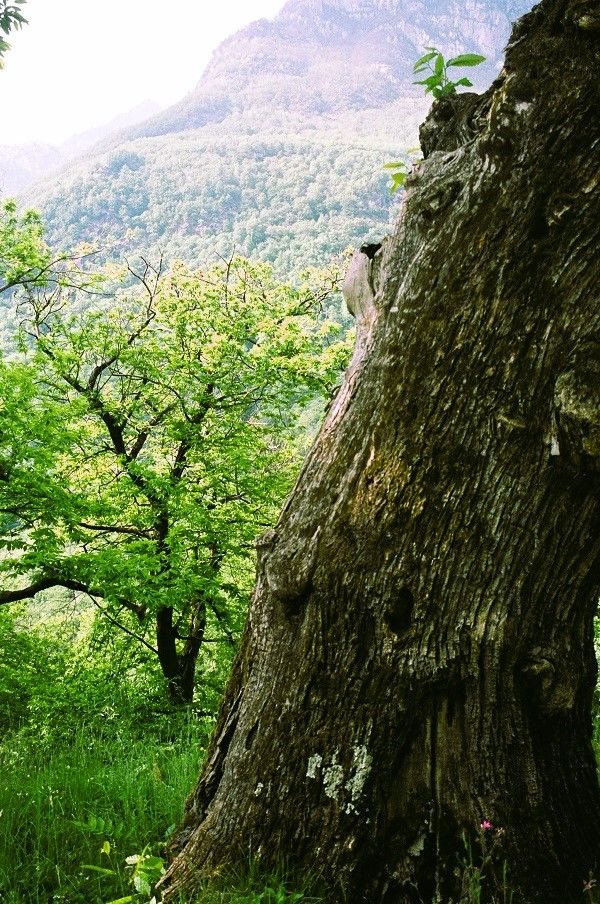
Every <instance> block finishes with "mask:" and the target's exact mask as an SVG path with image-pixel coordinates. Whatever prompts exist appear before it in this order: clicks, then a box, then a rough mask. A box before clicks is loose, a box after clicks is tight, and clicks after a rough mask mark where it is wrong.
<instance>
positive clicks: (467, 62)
mask: <svg viewBox="0 0 600 904" xmlns="http://www.w3.org/2000/svg"><path fill="white" fill-rule="evenodd" d="M484 60H485V57H484V56H481V54H480V53H462V54H461V55H460V56H457V57H452V59H451V60H448V62H447V63H446V67H448V66H479V64H480V63H483V61H484Z"/></svg>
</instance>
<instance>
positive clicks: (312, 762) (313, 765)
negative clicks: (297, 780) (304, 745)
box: [306, 753, 323, 778]
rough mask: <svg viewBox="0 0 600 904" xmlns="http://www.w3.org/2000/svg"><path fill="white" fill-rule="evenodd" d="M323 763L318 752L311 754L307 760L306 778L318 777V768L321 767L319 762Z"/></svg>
mask: <svg viewBox="0 0 600 904" xmlns="http://www.w3.org/2000/svg"><path fill="white" fill-rule="evenodd" d="M322 763H323V757H322V756H321V754H320V753H315V754H313V755H312V756H311V757H310V758H309V760H308V768H307V770H306V777H307V778H318V777H319V776H318V775H317V773H318V771H319V769H320V768H321V764H322Z"/></svg>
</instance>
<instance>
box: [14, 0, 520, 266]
mask: <svg viewBox="0 0 600 904" xmlns="http://www.w3.org/2000/svg"><path fill="white" fill-rule="evenodd" d="M530 7H531V2H529V0H528V2H525V0H467V2H466V3H460V4H459V3H457V2H455V0H439V2H436V3H435V4H431V3H425V2H423V0H408V2H405V0H289V2H288V3H287V4H286V5H285V6H284V8H283V9H282V11H281V13H280V14H279V15H278V16H277V17H276V18H275V19H274V20H273V21H268V20H265V19H263V20H259V21H257V22H255V23H253V24H251V25H249V26H247V27H246V28H244V29H242V30H241V31H239V32H238V33H237V34H235V35H233V36H232V37H231V38H229V39H228V40H226V41H225V42H224V43H223V44H221V46H220V47H219V48H218V49H217V50H216V51H215V53H214V55H213V58H212V60H211V62H210V64H209V65H208V67H207V68H206V70H205V72H204V73H203V75H202V77H201V79H200V81H199V82H198V84H197V85H196V87H195V88H194V90H193V91H191V92H190V94H188V95H187V96H186V97H185V98H183V99H182V100H181V101H180V102H179V103H177V104H175V105H174V106H172V107H170V108H168V109H167V110H165V111H163V112H161V113H159V114H158V115H156V116H153V117H151V118H150V119H147V120H146V121H144V122H142V123H140V124H138V125H135V126H133V127H130V128H127V129H125V130H123V131H121V132H120V133H119V134H118V135H117V136H113V137H111V138H109V139H107V140H105V141H103V142H101V143H100V144H99V145H97V146H96V147H95V148H94V149H93V151H92V152H91V153H90V154H89V155H88V156H87V157H86V158H82V159H80V160H78V161H76V162H75V163H73V164H71V165H70V166H69V167H67V168H65V169H63V170H62V172H61V173H60V174H58V175H57V176H55V177H54V178H52V179H49V180H47V181H45V182H44V183H43V184H41V185H38V186H37V187H36V188H35V190H33V191H31V192H30V193H29V194H28V195H27V197H26V200H27V202H28V203H32V204H34V205H35V206H37V207H39V208H40V209H41V211H42V213H43V215H44V217H45V218H46V220H47V222H48V225H49V230H50V237H51V239H52V240H53V241H59V240H60V242H61V243H62V244H64V243H65V242H66V243H67V244H74V243H76V242H78V241H81V240H87V241H94V242H100V243H101V244H107V243H110V242H111V241H115V240H116V241H117V242H119V243H122V244H121V247H122V246H123V243H125V244H126V246H127V247H128V248H130V249H140V248H144V249H146V250H151V249H152V248H153V247H155V246H157V245H160V246H161V247H162V248H163V249H164V250H165V251H166V252H167V253H168V254H169V255H177V256H180V257H183V258H185V259H187V260H189V261H190V262H191V263H194V264H198V263H200V262H201V261H203V260H204V259H206V258H211V257H212V256H214V254H215V253H221V254H227V253H230V251H231V250H232V248H233V247H236V248H237V249H238V250H239V251H242V252H244V253H247V254H253V255H256V256H258V257H261V258H264V259H268V260H271V261H273V262H275V263H276V265H277V267H278V268H280V269H283V270H290V269H297V268H298V266H301V265H302V264H305V263H316V262H323V261H326V260H327V259H328V258H329V257H330V256H331V255H332V254H334V253H336V252H338V251H340V250H341V249H343V248H344V247H346V246H348V245H350V244H356V243H360V242H362V241H365V240H367V239H370V238H374V237H376V236H379V235H381V233H382V232H384V231H386V229H387V228H388V224H389V220H390V216H393V213H392V211H393V208H394V204H395V203H396V202H394V201H391V200H390V197H389V193H388V183H389V180H388V179H387V177H386V175H385V173H384V171H383V170H382V165H383V163H384V162H385V161H387V160H390V159H392V158H395V157H397V156H398V155H399V154H401V153H402V152H403V151H405V150H406V149H407V148H410V147H414V146H415V145H416V143H417V128H418V123H419V122H420V121H421V120H422V119H423V116H424V114H425V112H426V109H427V107H428V104H429V101H428V100H427V99H426V98H425V97H424V96H423V94H422V89H421V88H419V87H416V86H414V85H413V84H412V81H413V75H412V65H413V62H414V60H415V59H416V58H417V57H418V56H419V55H420V54H421V53H422V52H423V47H424V46H428V45H435V46H438V47H440V49H441V50H442V51H443V52H444V53H445V54H446V55H447V56H450V55H453V54H456V53H459V52H464V51H473V52H477V53H482V54H484V55H485V56H486V57H487V62H486V63H485V64H484V66H481V67H478V68H477V69H475V70H471V71H470V72H469V73H468V74H469V76H470V77H472V79H473V81H474V82H475V84H476V87H477V88H479V89H483V88H485V87H487V85H488V84H489V83H490V82H491V81H492V79H493V78H494V76H495V75H496V74H497V73H498V71H499V68H500V66H501V60H502V56H503V53H502V51H503V45H504V43H505V41H506V38H507V35H508V32H509V27H510V22H511V21H512V20H514V19H515V18H517V17H518V15H520V14H522V13H523V12H525V11H527V10H528V9H529V8H530ZM461 74H467V73H461Z"/></svg>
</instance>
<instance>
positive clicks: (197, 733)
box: [0, 723, 206, 904]
mask: <svg viewBox="0 0 600 904" xmlns="http://www.w3.org/2000/svg"><path fill="white" fill-rule="evenodd" d="M205 741H206V729H205V728H203V727H202V726H201V725H194V724H193V723H187V726H186V728H185V730H184V731H183V732H178V734H177V739H176V741H173V742H166V741H161V740H153V739H152V738H151V737H144V738H139V737H137V738H135V737H132V736H131V735H130V734H128V733H122V734H119V733H118V732H117V733H116V734H115V733H111V735H110V736H107V735H104V734H103V733H102V732H99V731H98V730H97V729H96V730H95V731H94V730H89V729H88V730H86V728H85V726H82V727H81V728H78V729H77V732H76V734H75V735H74V737H73V738H72V741H71V743H70V745H69V746H65V747H62V745H61V748H60V749H58V750H57V751H56V752H55V753H49V752H48V749H47V747H46V746H40V747H38V748H37V749H36V748H35V747H34V746H33V744H32V743H31V740H25V739H24V738H23V737H22V736H20V735H19V734H16V735H15V736H14V737H13V738H12V739H8V740H6V741H5V742H4V743H3V745H2V747H1V748H0V775H1V776H2V778H1V779H0V813H1V815H0V901H1V902H2V904H96V902H98V904H100V902H104V901H108V900H110V899H111V898H116V897H119V896H122V895H125V894H128V893H130V888H129V886H128V876H127V875H126V874H125V870H124V860H125V857H126V856H128V855H130V854H133V853H137V852H139V851H141V850H143V848H144V847H145V845H146V844H148V842H149V841H159V840H160V839H164V838H165V833H166V832H168V830H169V827H170V826H173V825H174V824H176V823H177V822H178V821H179V819H180V818H181V815H182V805H183V801H184V800H185V798H186V796H187V794H188V793H189V791H190V789H191V788H192V787H193V785H194V782H195V780H196V779H197V776H198V771H199V764H200V759H201V756H202V754H203V745H204V743H205ZM105 841H108V842H109V845H110V853H109V854H106V853H103V852H102V851H101V848H102V847H103V845H104V842H105ZM83 864H90V865H92V866H96V867H98V868H100V869H112V870H114V871H115V873H116V875H114V876H109V875H103V874H101V873H99V872H95V871H94V870H92V869H86V868H84V867H83Z"/></svg>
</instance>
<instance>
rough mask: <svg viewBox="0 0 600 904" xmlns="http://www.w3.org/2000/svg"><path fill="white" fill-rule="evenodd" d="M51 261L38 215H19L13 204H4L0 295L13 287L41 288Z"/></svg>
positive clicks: (0, 224)
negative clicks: (35, 286)
mask: <svg viewBox="0 0 600 904" xmlns="http://www.w3.org/2000/svg"><path fill="white" fill-rule="evenodd" d="M51 261H52V254H51V252H50V249H49V247H48V245H47V244H46V242H45V241H44V227H43V225H42V221H41V219H40V216H39V214H38V213H36V211H34V210H28V211H26V212H25V213H24V214H21V215H20V214H19V213H18V211H17V205H16V203H15V201H13V200H10V199H9V200H8V201H5V202H4V204H3V206H2V208H1V212H0V294H2V293H3V292H8V291H9V290H10V289H14V288H15V287H16V286H28V285H40V284H41V283H43V281H44V279H45V278H46V277H47V273H48V269H49V267H50V264H51Z"/></svg>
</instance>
